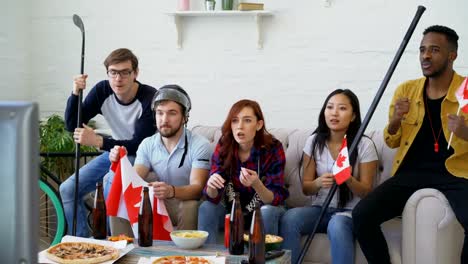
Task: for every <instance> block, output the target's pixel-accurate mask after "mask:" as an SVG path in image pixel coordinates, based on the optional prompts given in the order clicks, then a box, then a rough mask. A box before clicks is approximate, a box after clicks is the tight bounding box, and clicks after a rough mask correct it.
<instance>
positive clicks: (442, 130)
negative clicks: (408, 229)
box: [353, 25, 468, 264]
mask: <svg viewBox="0 0 468 264" xmlns="http://www.w3.org/2000/svg"><path fill="white" fill-rule="evenodd" d="M457 48H458V35H457V33H456V32H455V31H454V30H452V29H450V28H448V27H445V26H438V25H436V26H431V27H429V28H427V29H426V30H425V31H424V33H423V39H422V41H421V45H420V47H419V59H420V63H421V68H422V72H423V75H424V77H423V78H420V79H417V80H411V81H407V82H405V83H403V84H401V85H400V86H399V87H398V88H397V90H396V91H395V94H394V96H393V100H392V102H391V104H390V111H389V123H388V125H387V127H386V128H385V130H384V137H385V142H386V143H387V145H388V146H389V147H391V148H398V151H397V153H396V156H395V160H394V162H393V170H392V175H393V177H392V178H390V179H389V180H387V181H386V182H384V183H383V184H381V185H380V186H379V187H377V188H376V189H375V190H374V191H373V192H372V193H370V194H369V195H368V196H367V197H366V198H364V199H363V200H361V202H360V203H359V204H358V205H357V206H356V207H355V208H354V211H353V224H354V229H355V232H356V236H357V239H358V241H359V243H360V246H361V249H362V251H363V253H364V255H365V256H366V258H367V261H368V262H369V263H379V264H386V263H390V256H389V253H388V247H387V244H386V241H385V238H384V236H383V233H382V231H381V229H380V224H382V223H383V222H385V221H387V220H389V219H392V218H393V217H395V216H398V215H401V213H402V212H403V208H404V206H405V204H406V201H407V200H408V198H409V197H410V196H411V195H412V194H413V193H414V192H415V191H417V190H419V189H422V188H435V189H437V190H439V191H441V192H442V193H443V194H444V195H445V196H446V197H447V200H448V201H449V203H450V205H451V207H452V209H453V211H454V213H455V215H456V217H457V219H458V221H459V222H460V223H461V225H462V226H463V228H464V229H465V241H464V246H463V251H462V256H461V263H468V237H467V234H468V202H466V201H467V200H468V124H467V123H466V122H465V120H466V119H467V117H468V114H466V113H463V112H461V114H460V115H459V116H457V115H456V113H457V110H458V107H459V105H458V101H457V99H456V97H455V92H456V90H457V89H458V88H459V87H460V85H461V84H462V82H463V80H464V78H463V77H462V76H460V75H458V74H457V73H456V72H455V71H454V70H453V62H454V61H455V59H456V58H457ZM451 133H453V135H454V136H453V139H452V141H451V144H450V147H448V141H449V138H450V134H451Z"/></svg>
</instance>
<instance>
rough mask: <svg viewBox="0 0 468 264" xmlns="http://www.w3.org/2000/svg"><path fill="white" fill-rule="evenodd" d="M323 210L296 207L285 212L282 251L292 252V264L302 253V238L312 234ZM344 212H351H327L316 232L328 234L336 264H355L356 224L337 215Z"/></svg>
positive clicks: (337, 210) (340, 210)
mask: <svg viewBox="0 0 468 264" xmlns="http://www.w3.org/2000/svg"><path fill="white" fill-rule="evenodd" d="M321 210H322V207H320V206H307V207H297V208H292V209H290V210H288V211H286V213H284V215H283V217H282V218H281V220H280V235H281V236H282V237H283V238H284V241H283V248H285V249H289V250H291V253H292V258H291V260H292V263H296V262H297V260H298V258H299V255H300V253H301V250H302V247H301V237H302V236H303V235H307V234H310V233H312V230H313V229H314V226H315V223H316V221H317V220H318V217H319V215H320V211H321ZM343 211H349V210H343V209H336V208H328V210H327V212H326V213H325V214H324V217H323V219H322V221H321V222H320V224H319V226H318V230H317V231H318V232H319V233H325V232H326V233H327V234H328V239H329V240H330V246H331V256H332V262H333V263H334V264H337V263H354V235H353V220H352V219H351V217H349V216H345V215H339V214H338V215H337V214H336V213H338V212H343Z"/></svg>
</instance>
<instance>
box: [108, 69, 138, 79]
mask: <svg viewBox="0 0 468 264" xmlns="http://www.w3.org/2000/svg"><path fill="white" fill-rule="evenodd" d="M132 72H133V71H132V70H121V71H117V70H108V71H107V76H109V78H117V75H120V78H128V77H129V76H130V74H132Z"/></svg>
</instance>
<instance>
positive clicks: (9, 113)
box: [0, 101, 39, 263]
mask: <svg viewBox="0 0 468 264" xmlns="http://www.w3.org/2000/svg"><path fill="white" fill-rule="evenodd" d="M38 180H39V113H38V106H37V104H36V103H31V102H5V101H0V209H1V210H0V218H1V220H0V238H1V239H0V262H1V263H37V246H38V233H39V230H38V229H39V227H38V226H39V213H38V211H39V209H38V199H39V196H38V195H39V194H38V188H39V187H38V186H39V183H38Z"/></svg>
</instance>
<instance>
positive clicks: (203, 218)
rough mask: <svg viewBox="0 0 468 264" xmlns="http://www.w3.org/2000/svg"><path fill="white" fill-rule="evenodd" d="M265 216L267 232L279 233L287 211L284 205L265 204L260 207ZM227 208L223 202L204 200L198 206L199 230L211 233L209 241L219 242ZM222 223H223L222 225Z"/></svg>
mask: <svg viewBox="0 0 468 264" xmlns="http://www.w3.org/2000/svg"><path fill="white" fill-rule="evenodd" d="M260 210H261V212H262V217H263V227H264V230H265V234H277V233H278V225H279V219H280V218H281V215H282V214H283V213H284V212H285V210H284V209H283V208H282V207H277V206H272V205H264V206H262V207H261V208H260ZM225 214H226V209H225V208H224V205H222V204H221V203H218V204H214V203H212V202H210V201H204V202H203V203H202V204H201V205H200V207H199V208H198V230H204V231H207V232H208V233H209V235H208V239H207V243H210V244H215V243H217V241H216V237H217V234H218V232H219V231H220V230H224V216H225ZM220 223H223V224H222V225H220Z"/></svg>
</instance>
